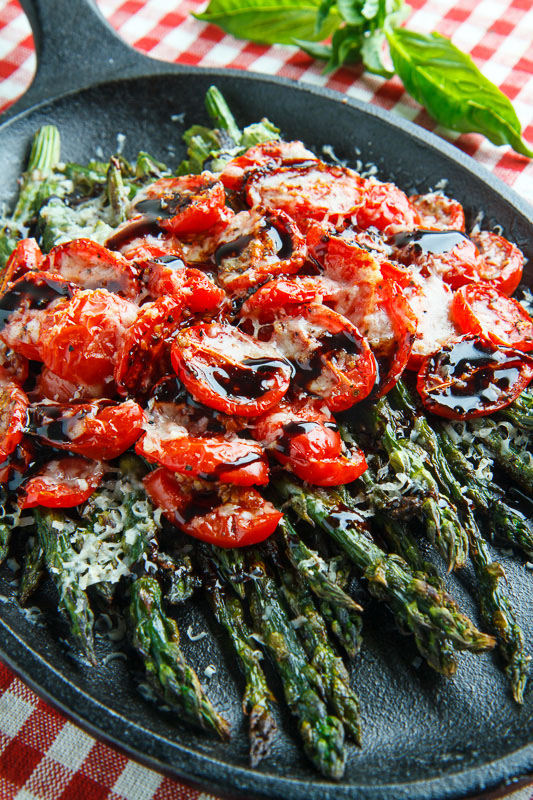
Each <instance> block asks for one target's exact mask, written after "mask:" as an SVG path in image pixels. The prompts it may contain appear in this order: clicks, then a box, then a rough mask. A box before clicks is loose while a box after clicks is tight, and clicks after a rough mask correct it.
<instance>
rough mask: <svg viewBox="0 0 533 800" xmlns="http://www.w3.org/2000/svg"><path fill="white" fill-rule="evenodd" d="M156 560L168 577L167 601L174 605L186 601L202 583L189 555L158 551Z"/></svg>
mask: <svg viewBox="0 0 533 800" xmlns="http://www.w3.org/2000/svg"><path fill="white" fill-rule="evenodd" d="M154 561H155V563H156V564H157V566H158V567H159V568H160V570H161V571H162V572H163V573H164V574H165V575H166V577H167V579H168V589H167V590H166V591H165V600H166V601H167V603H171V604H172V605H174V606H177V605H180V604H181V603H184V602H185V601H186V600H188V599H189V598H190V597H192V596H193V594H194V592H195V591H196V589H199V588H200V586H201V585H202V579H201V578H200V576H199V575H198V574H197V572H196V569H195V566H194V564H193V562H192V559H191V557H190V556H189V555H187V554H185V553H179V554H175V555H172V556H171V555H169V554H168V553H161V552H157V553H156V554H155V555H154Z"/></svg>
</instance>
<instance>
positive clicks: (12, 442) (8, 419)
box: [0, 373, 28, 462]
mask: <svg viewBox="0 0 533 800" xmlns="http://www.w3.org/2000/svg"><path fill="white" fill-rule="evenodd" d="M27 416H28V398H27V396H26V394H25V392H23V391H22V389H21V388H20V386H19V385H18V384H16V383H14V382H13V381H11V380H10V379H9V376H7V375H5V374H4V373H3V374H2V375H0V462H3V461H5V459H6V457H7V456H8V455H9V454H10V453H12V452H13V450H14V449H15V447H16V446H17V445H18V444H19V442H20V440H21V439H22V434H23V433H24V429H25V427H26V422H27Z"/></svg>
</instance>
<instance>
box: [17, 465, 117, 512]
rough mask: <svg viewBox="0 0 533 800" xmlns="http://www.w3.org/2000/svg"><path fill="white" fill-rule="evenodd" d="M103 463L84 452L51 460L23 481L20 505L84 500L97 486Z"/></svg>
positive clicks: (67, 504) (56, 505)
mask: <svg viewBox="0 0 533 800" xmlns="http://www.w3.org/2000/svg"><path fill="white" fill-rule="evenodd" d="M103 477H104V467H103V465H102V464H100V463H99V462H98V461H90V460H89V459H87V458H82V457H81V456H65V457H64V458H56V459H53V460H52V461H48V462H47V463H46V464H45V465H44V466H43V467H41V469H40V470H39V472H37V473H36V474H35V475H32V476H31V477H29V478H27V479H26V480H25V481H24V482H23V483H22V485H21V487H20V488H21V496H20V499H19V505H20V507H21V508H34V507H35V506H44V507H45V508H73V507H74V506H78V505H80V503H84V502H85V501H86V500H88V499H89V497H90V496H91V495H92V494H93V492H94V491H95V490H96V489H97V488H98V486H99V485H100V483H101V482H102V478H103Z"/></svg>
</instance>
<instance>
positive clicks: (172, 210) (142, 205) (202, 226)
mask: <svg viewBox="0 0 533 800" xmlns="http://www.w3.org/2000/svg"><path fill="white" fill-rule="evenodd" d="M225 204H226V193H225V191H224V185H223V184H222V183H221V182H220V181H219V180H218V178H217V176H216V175H213V174H212V173H211V172H202V173H201V174H200V175H182V176H181V177H179V178H161V180H158V181H156V182H155V183H153V184H152V185H151V186H149V187H148V188H147V189H145V190H144V191H143V193H142V198H141V199H137V200H136V202H135V206H134V208H135V211H136V212H137V213H140V214H143V215H145V216H148V217H150V218H153V219H155V220H156V221H157V224H158V225H159V226H160V227H161V228H164V229H165V230H167V231H171V232H172V233H174V234H178V235H180V234H189V233H201V232H202V231H206V230H208V229H209V228H211V227H212V226H213V225H215V223H217V222H218V221H219V220H220V219H221V217H222V216H223V214H224V207H225Z"/></svg>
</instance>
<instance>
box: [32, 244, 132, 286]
mask: <svg viewBox="0 0 533 800" xmlns="http://www.w3.org/2000/svg"><path fill="white" fill-rule="evenodd" d="M43 268H44V269H45V270H48V271H49V272H54V273H56V274H58V275H61V276H62V277H63V278H65V280H67V281H70V282H71V283H74V284H76V286H79V287H80V288H81V289H107V290H108V291H110V292H114V293H115V294H120V295H122V296H123V297H127V298H128V299H129V300H134V299H135V298H136V297H137V296H138V294H139V290H140V284H139V278H138V275H137V272H136V270H135V268H134V266H133V264H132V263H131V262H130V261H127V260H126V259H125V258H123V256H121V255H119V254H118V253H113V252H112V251H111V250H108V249H107V248H106V247H104V246H103V245H101V244H98V243H97V242H93V241H92V240H91V239H74V240H72V241H70V242H64V243H63V244H58V245H56V246H55V247H52V249H51V250H50V252H49V253H48V255H47V256H46V258H45V260H44V264H43Z"/></svg>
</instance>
